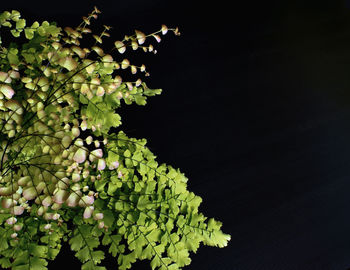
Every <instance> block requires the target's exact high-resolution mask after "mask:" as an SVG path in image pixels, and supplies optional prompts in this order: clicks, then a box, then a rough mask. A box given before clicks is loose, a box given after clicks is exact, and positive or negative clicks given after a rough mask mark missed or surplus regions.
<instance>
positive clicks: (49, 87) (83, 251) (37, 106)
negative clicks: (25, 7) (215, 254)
mask: <svg viewBox="0 0 350 270" xmlns="http://www.w3.org/2000/svg"><path fill="white" fill-rule="evenodd" d="M99 13H100V11H99V10H98V9H97V8H96V7H95V8H94V10H93V11H92V12H91V13H90V14H88V16H87V17H83V21H82V23H81V24H80V25H79V26H77V27H75V28H71V27H65V28H64V29H62V28H60V27H58V26H57V25H56V23H49V22H47V21H43V22H41V23H39V22H36V21H35V22H34V23H32V24H31V25H27V22H26V20H25V19H23V18H21V14H20V13H19V12H18V11H16V10H12V11H11V12H9V11H4V12H2V13H1V14H0V25H1V28H0V30H1V34H2V36H3V37H4V36H5V37H7V38H8V40H6V42H5V41H2V40H0V172H1V174H0V200H1V201H0V202H1V203H0V224H1V226H0V237H1V241H0V265H1V266H2V267H3V268H11V269H12V270H27V269H30V270H43V269H47V264H48V262H47V260H54V259H55V257H56V256H57V254H58V253H59V252H60V248H61V245H62V241H68V242H69V244H70V247H71V250H72V251H74V252H75V256H76V257H77V258H78V259H79V260H80V261H81V262H82V267H81V268H82V269H83V270H102V269H106V268H105V267H104V266H100V263H101V261H102V260H103V259H104V258H105V253H104V251H103V250H101V246H106V249H105V250H106V251H107V250H108V252H109V253H111V254H112V256H113V257H115V258H116V261H117V263H118V267H119V269H121V270H124V269H129V268H131V265H132V263H134V262H135V261H136V260H144V259H148V260H150V265H151V268H152V269H161V270H165V269H168V270H176V269H181V268H182V267H183V266H186V265H188V264H190V262H191V259H190V257H189V255H190V252H196V251H197V249H198V248H199V245H200V243H203V244H205V245H210V246H217V247H224V246H226V245H227V242H228V241H229V240H230V236H229V235H228V234H225V233H223V232H222V231H221V230H220V228H221V225H222V224H221V223H220V222H219V221H216V220H214V219H213V218H210V219H208V220H207V218H206V217H205V216H204V215H203V214H202V213H200V212H198V207H199V205H200V203H201V201H202V199H201V198H200V197H199V196H196V195H195V194H194V193H193V192H190V191H188V190H187V186H186V183H187V178H186V177H185V175H184V174H183V173H181V172H180V171H179V170H178V169H175V168H173V167H172V166H170V165H166V164H158V162H157V161H156V156H155V155H154V154H153V153H152V152H151V151H150V150H149V148H147V147H146V140H145V139H136V138H129V137H128V136H127V135H126V134H125V133H124V132H123V131H119V132H116V131H113V129H114V128H116V127H119V126H120V125H121V117H120V115H119V114H118V113H117V110H118V109H119V108H120V107H121V106H122V104H124V103H125V104H128V105H129V104H132V103H136V104H137V105H145V104H146V101H147V97H150V96H155V95H159V94H160V93H161V90H160V89H150V88H148V86H147V85H146V83H145V82H143V81H142V80H141V79H140V78H138V79H136V80H135V81H124V80H123V79H122V77H121V76H120V74H121V72H120V71H121V70H127V69H129V70H130V71H131V73H132V74H136V73H139V74H140V73H145V74H144V75H145V76H147V75H148V73H147V71H146V67H145V66H144V65H141V66H136V65H133V64H132V63H130V61H129V60H128V59H122V57H121V54H123V53H124V52H125V50H126V49H128V48H131V49H132V50H139V49H141V50H143V51H145V52H155V50H154V47H153V45H152V44H151V43H150V44H149V45H145V44H146V41H147V42H148V41H149V40H150V39H153V38H155V39H156V41H158V42H159V41H160V40H161V35H165V34H166V33H167V32H169V31H171V32H173V33H175V35H179V34H180V33H179V31H178V29H177V28H174V29H173V28H169V29H168V27H167V26H165V25H162V27H161V29H160V30H159V31H156V32H154V33H151V34H147V35H146V34H144V33H143V32H141V31H138V30H136V31H135V34H132V35H129V36H125V37H124V39H123V40H119V41H115V42H114V45H115V46H114V47H113V49H112V50H111V51H110V52H109V53H106V52H105V51H104V49H103V48H101V47H100V44H102V43H103V40H104V39H105V38H106V37H109V33H108V31H109V30H110V27H109V26H104V29H103V31H102V32H101V33H100V34H94V33H92V31H91V30H90V28H89V25H90V24H91V23H92V21H93V19H96V18H97V17H98V14H99ZM6 32H8V35H5V34H4V33H6ZM0 38H1V37H0ZM84 38H90V39H92V40H94V44H93V46H91V47H89V48H85V47H83V46H81V45H80V44H81V41H82V40H84ZM5 43H6V44H5ZM112 54H113V55H112ZM119 58H121V60H117V59H119Z"/></svg>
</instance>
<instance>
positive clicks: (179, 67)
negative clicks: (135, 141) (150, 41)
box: [0, 0, 350, 270]
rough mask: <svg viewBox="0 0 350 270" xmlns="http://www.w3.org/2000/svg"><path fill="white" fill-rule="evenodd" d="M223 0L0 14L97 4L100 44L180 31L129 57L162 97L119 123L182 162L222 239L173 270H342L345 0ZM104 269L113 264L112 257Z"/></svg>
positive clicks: (33, 16)
mask: <svg viewBox="0 0 350 270" xmlns="http://www.w3.org/2000/svg"><path fill="white" fill-rule="evenodd" d="M230 2H232V3H231V4H233V5H232V6H230V5H229V4H230ZM230 2H227V3H226V2H224V1H211V2H205V1H202V2H197V1H190V0H188V1H164V0H163V1H161V0H158V1H141V0H139V1H135V0H133V1H113V2H109V1H94V2H92V1H90V2H89V1H57V2H54V1H46V2H38V1H28V2H27V3H25V4H24V3H21V2H20V1H6V2H4V1H1V7H0V9H4V10H9V9H17V10H19V11H21V12H22V14H23V16H24V17H25V18H28V19H29V20H48V21H52V20H54V21H56V22H57V23H58V24H59V25H60V26H74V25H77V24H79V23H80V21H81V17H82V16H84V15H86V14H87V13H89V12H90V11H91V10H92V8H93V6H94V5H96V6H97V7H98V8H99V9H100V10H101V11H102V14H101V15H100V18H99V20H98V22H99V23H100V24H101V25H102V24H106V25H111V26H113V27H114V28H113V30H112V32H111V34H112V38H111V40H117V39H122V38H123V36H124V34H129V33H132V31H133V29H139V30H142V31H144V32H150V31H153V30H157V29H159V27H160V25H161V24H167V25H168V26H179V28H180V31H181V33H182V35H181V36H180V37H175V36H174V35H173V34H172V33H170V34H168V35H166V36H165V37H164V38H163V41H162V42H161V43H160V44H157V50H158V54H157V55H150V54H149V55H145V56H139V57H141V59H142V61H143V62H144V63H145V64H146V65H147V66H148V69H149V71H150V73H151V77H149V78H148V79H147V82H148V85H149V86H150V87H152V88H163V90H164V91H163V94H162V95H161V96H157V97H153V98H150V99H149V102H148V104H147V106H145V107H138V106H136V105H134V106H124V108H123V109H122V111H121V115H122V117H123V125H122V129H123V130H124V131H125V132H126V133H127V134H128V135H129V136H133V137H137V138H142V137H145V138H147V139H148V145H149V147H150V148H151V150H152V151H153V152H154V153H155V154H156V155H157V156H158V160H159V161H160V162H166V163H168V164H171V165H173V166H174V167H179V168H181V171H182V172H184V173H185V175H186V176H187V177H188V178H189V189H190V190H191V191H194V192H195V193H196V194H197V195H199V196H201V197H202V198H203V203H202V205H201V207H200V210H201V211H202V212H203V213H204V214H205V215H206V216H208V217H215V218H216V219H218V220H220V221H222V222H223V227H222V228H223V231H224V232H226V233H229V234H231V237H232V240H231V241H230V243H229V245H228V247H226V248H224V249H219V248H213V247H205V246H202V247H201V248H200V249H199V250H198V252H197V254H193V255H192V263H191V265H190V266H188V267H186V268H184V269H191V270H197V269H198V270H199V269H200V270H206V269H210V270H211V269H218V270H265V269H267V270H299V269H301V270H314V269H315V270H316V269H317V270H321V269H325V270H333V269H334V270H338V269H339V270H345V269H348V268H349V267H350V213H349V212H350V211H349V209H350V196H349V193H350V167H349V164H350V157H349V150H350V142H349V138H350V126H349V122H350V84H349V83H350V76H349V74H350V3H347V2H345V1H306V0H305V1H276V2H273V1H257V0H251V1H249V0H247V1H240V2H233V1H230ZM97 24H98V23H97ZM97 24H96V25H97ZM107 45H108V42H107ZM138 55H142V53H141V54H136V56H135V58H134V59H136V60H135V61H137V59H138V58H137V56H138ZM131 58H132V56H130V59H131ZM148 264H149V262H141V263H136V264H135V266H134V268H133V269H135V270H136V269H150V267H149V266H148ZM62 266H64V267H69V269H80V263H79V262H78V260H77V259H76V258H74V256H73V254H72V253H70V251H69V248H68V247H65V248H64V249H63V250H62V252H61V253H60V255H59V256H58V257H57V260H56V261H54V262H51V263H50V264H49V269H55V268H58V267H60V269H61V267H62ZM106 266H107V269H116V268H117V266H116V262H115V261H113V259H111V258H109V259H108V261H107V262H106Z"/></svg>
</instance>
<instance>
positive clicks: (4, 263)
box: [0, 257, 11, 268]
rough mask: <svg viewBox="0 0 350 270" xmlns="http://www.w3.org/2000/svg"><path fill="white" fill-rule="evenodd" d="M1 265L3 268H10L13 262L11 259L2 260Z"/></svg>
mask: <svg viewBox="0 0 350 270" xmlns="http://www.w3.org/2000/svg"><path fill="white" fill-rule="evenodd" d="M0 265H1V267H2V268H10V266H11V262H10V259H9V258H5V257H3V258H0Z"/></svg>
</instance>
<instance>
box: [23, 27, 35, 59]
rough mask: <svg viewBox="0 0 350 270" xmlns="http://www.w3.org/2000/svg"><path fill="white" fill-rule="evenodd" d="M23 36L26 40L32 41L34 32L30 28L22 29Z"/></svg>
mask: <svg viewBox="0 0 350 270" xmlns="http://www.w3.org/2000/svg"><path fill="white" fill-rule="evenodd" d="M24 35H25V36H26V38H27V39H32V38H33V37H34V30H33V29H30V28H26V29H24ZM33 58H34V57H33Z"/></svg>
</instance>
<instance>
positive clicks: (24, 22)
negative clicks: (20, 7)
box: [16, 19, 26, 30]
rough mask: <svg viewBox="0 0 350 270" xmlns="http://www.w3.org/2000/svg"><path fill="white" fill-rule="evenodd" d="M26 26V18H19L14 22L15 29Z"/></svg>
mask: <svg viewBox="0 0 350 270" xmlns="http://www.w3.org/2000/svg"><path fill="white" fill-rule="evenodd" d="M25 26H26V20H25V19H19V20H18V21H17V22H16V29H17V30H18V29H23V28H24V27H25Z"/></svg>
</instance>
